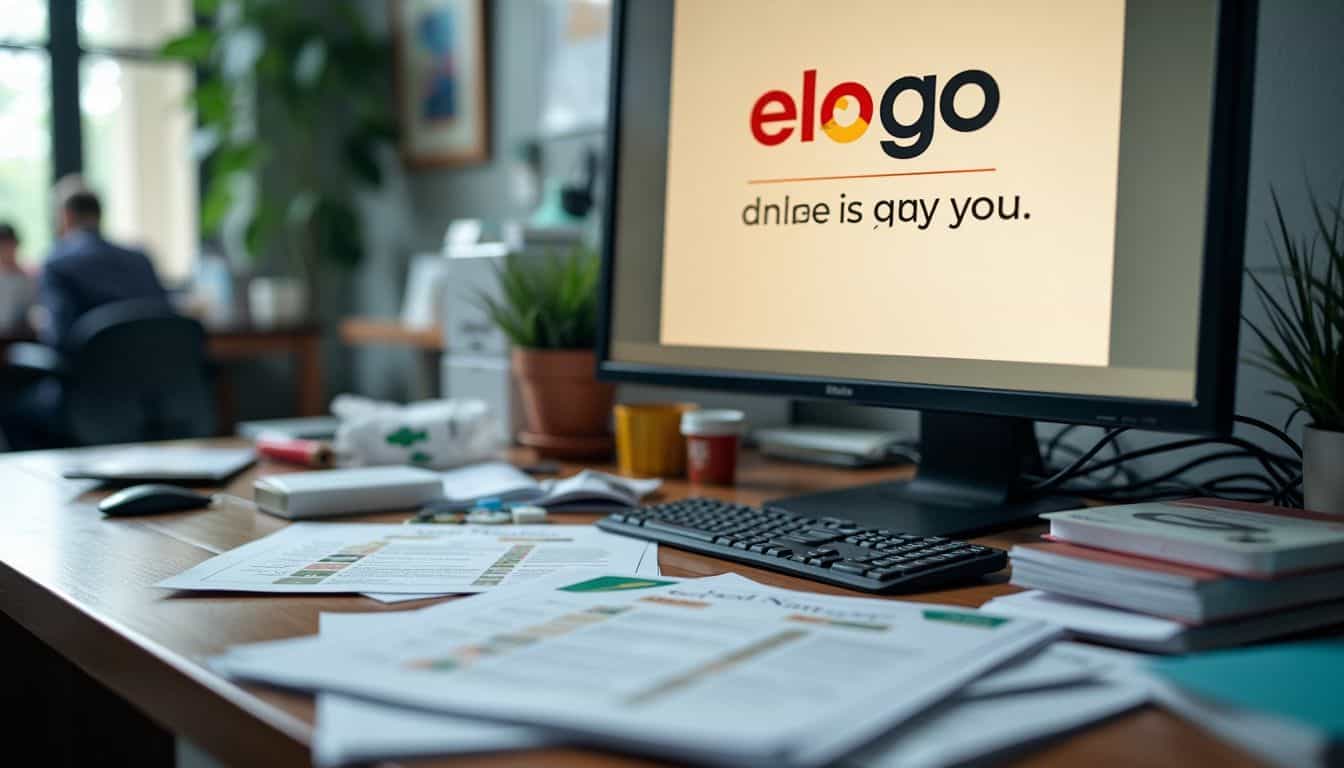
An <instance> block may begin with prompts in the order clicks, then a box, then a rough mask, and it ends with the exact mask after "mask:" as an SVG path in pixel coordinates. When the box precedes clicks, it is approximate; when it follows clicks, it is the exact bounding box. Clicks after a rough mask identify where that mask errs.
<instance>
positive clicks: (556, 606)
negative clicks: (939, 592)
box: [211, 573, 1056, 765]
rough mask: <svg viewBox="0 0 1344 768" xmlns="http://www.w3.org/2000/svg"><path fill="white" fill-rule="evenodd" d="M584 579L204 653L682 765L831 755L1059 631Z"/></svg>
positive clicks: (978, 618) (820, 601) (752, 587)
mask: <svg viewBox="0 0 1344 768" xmlns="http://www.w3.org/2000/svg"><path fill="white" fill-rule="evenodd" d="M575 578H576V577H575V576H574V575H573V574H572V573H571V574H556V575H553V576H550V577H545V578H542V579H537V580H534V581H531V582H528V583H526V584H521V585H517V586H513V587H509V588H506V589H501V590H495V591H493V592H489V593H486V594H483V595H480V596H478V597H473V598H471V599H468V600H455V601H452V602H448V603H440V604H438V605H435V606H431V607H429V608H426V609H424V610H421V611H416V612H414V614H413V615H414V616H415V617H416V618H415V619H414V620H407V621H405V622H402V621H400V620H399V621H398V623H397V624H395V625H391V629H390V631H387V632H379V633H378V634H377V636H376V637H375V638H371V639H370V640H369V641H367V642H363V643H359V644H357V645H349V644H343V643H331V642H324V641H323V640H322V639H321V638H312V639H301V640H289V641H281V642H278V643H267V644H261V645H254V646H243V647H241V648H238V649H235V650H232V651H230V652H229V653H228V654H225V655H224V656H222V657H218V658H216V659H214V660H212V662H211V663H212V666H214V667H215V668H216V669H218V670H219V671H221V672H223V673H224V674H228V675H231V676H234V677H239V678H246V679H252V680H259V681H263V682H270V683H275V684H279V685H285V686H289V687H297V688H304V689H310V690H317V691H321V692H323V693H327V692H337V693H345V694H349V695H357V696H361V697H366V698H371V699H376V700H379V701H382V702H386V703H393V704H400V705H403V706H408V707H416V708H421V709H429V710H437V711H441V712H445V713H448V714H454V715H458V716H466V717H479V718H488V719H490V720H492V721H495V722H499V721H503V722H512V723H518V724H533V725H538V726H544V727H547V728H548V729H549V730H551V731H552V732H555V733H558V734H560V735H561V736H562V737H563V736H574V737H576V738H581V739H583V740H584V741H585V742H593V741H596V742H598V743H602V744H607V745H610V746H613V747H616V748H628V749H635V750H639V751H645V752H649V753H652V754H656V755H662V756H666V757H671V758H674V759H675V758H687V759H692V760H697V761H702V762H709V763H715V764H720V765H741V764H743V763H747V762H771V763H774V764H781V765H822V764H826V763H830V762H832V761H834V760H836V759H838V758H839V757H841V756H843V755H844V754H847V753H848V752H851V751H853V750H854V749H855V748H856V747H857V746H859V745H861V744H864V743H868V742H869V741H871V740H872V739H874V738H876V737H878V736H880V735H882V734H884V733H886V732H887V731H889V730H890V729H891V728H892V726H893V725H894V724H896V723H900V722H903V721H905V720H907V719H908V718H910V717H911V716H913V715H915V714H917V713H918V712H920V711H923V710H924V709H927V708H928V707H930V706H932V705H933V704H935V703H937V702H939V701H941V700H943V699H945V698H946V697H947V696H950V695H951V694H953V693H955V692H956V691H957V690H959V689H960V688H962V687H963V686H965V685H967V684H969V683H970V682H972V681H974V680H975V679H977V678H979V677H981V676H982V675H984V674H986V673H987V672H989V671H990V670H991V669H993V668H995V667H998V666H1000V665H1002V664H1003V663H1005V662H1007V661H1009V660H1012V659H1014V658H1018V657H1020V656H1023V655H1026V654H1029V653H1031V652H1033V651H1035V650H1036V649H1037V648H1039V647H1041V646H1042V645H1044V644H1045V643H1046V642H1048V641H1049V640H1050V639H1051V638H1052V637H1053V636H1054V635H1055V633H1056V630H1055V629H1054V628H1053V627H1050V626H1047V625H1044V624H1041V623H1039V622H1033V621H1021V620H1013V619H1004V618H999V617H992V616H984V615H981V614H978V613H976V612H975V611H970V610H966V609H964V608H955V607H945V606H936V605H928V604H918V603H903V602H898V601H891V600H880V599H870V598H851V597H832V596H827V595H817V594H811V593H804V592H792V591H788V590H782V589H776V588H773V587H766V586H763V585H759V584H755V583H753V582H751V581H748V580H746V579H743V578H741V577H738V576H733V575H726V576H718V577H711V578H705V579H696V580H689V581H677V580H673V579H649V578H644V577H639V576H634V575H631V576H622V575H608V576H599V577H592V576H585V577H583V578H580V579H579V580H577V581H576V580H575ZM856 668H859V669H863V670H864V671H865V674H864V677H863V679H862V681H861V682H862V684H855V683H856V680H855V679H854V677H853V674H852V671H853V670H854V669H856ZM799 670H807V673H808V674H807V676H806V677H807V680H806V684H805V685H800V684H799Z"/></svg>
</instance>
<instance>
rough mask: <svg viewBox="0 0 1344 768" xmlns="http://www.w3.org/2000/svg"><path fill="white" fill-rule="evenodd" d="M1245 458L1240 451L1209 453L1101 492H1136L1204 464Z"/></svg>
mask: <svg viewBox="0 0 1344 768" xmlns="http://www.w3.org/2000/svg"><path fill="white" fill-rule="evenodd" d="M1245 458H1248V457H1247V455H1246V454H1245V453H1244V452H1242V451H1224V452H1222V453H1210V454H1207V455H1204V456H1200V457H1198V458H1195V459H1191V460H1190V461H1187V462H1186V463H1184V464H1182V465H1181V466H1179V467H1176V468H1175V469H1171V470H1168V471H1166V472H1163V473H1162V474H1160V475H1156V476H1154V477H1149V478H1147V479H1144V480H1139V481H1137V482H1133V483H1130V484H1128V485H1123V486H1114V487H1111V488H1104V489H1102V490H1104V491H1107V492H1116V493H1123V492H1126V491H1137V490H1139V489H1142V488H1147V487H1149V486H1154V485H1161V484H1162V483H1165V482H1167V481H1168V480H1171V479H1173V478H1175V477H1179V476H1180V475H1182V474H1184V473H1186V472H1189V471H1190V470H1192V469H1194V468H1196V467H1200V466H1203V465H1205V464H1212V463H1213V462H1215V461H1225V460H1227V459H1245Z"/></svg>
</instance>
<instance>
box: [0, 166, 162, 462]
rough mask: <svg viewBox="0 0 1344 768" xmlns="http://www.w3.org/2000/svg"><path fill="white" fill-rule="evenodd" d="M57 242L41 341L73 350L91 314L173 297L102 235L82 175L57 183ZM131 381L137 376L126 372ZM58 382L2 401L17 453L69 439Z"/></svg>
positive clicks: (41, 293)
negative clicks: (80, 328) (82, 322)
mask: <svg viewBox="0 0 1344 768" xmlns="http://www.w3.org/2000/svg"><path fill="white" fill-rule="evenodd" d="M54 198H55V202H56V217H57V222H58V226H57V234H58V235H59V240H58V241H57V243H56V244H55V245H54V246H52V249H51V253H50V254H49V255H48V256H47V260H46V262H45V263H44V264H43V265H42V272H41V275H40V276H39V278H38V291H37V296H38V299H37V307H36V311H35V312H34V315H35V318H34V320H35V325H36V326H37V334H38V339H39V340H41V342H42V343H43V344H45V345H47V346H49V347H52V348H54V349H56V350H58V351H60V352H67V351H69V350H70V347H71V345H72V342H73V341H75V339H73V338H72V333H71V332H72V330H73V329H74V328H75V325H76V323H77V322H78V321H79V319H80V318H81V317H83V316H84V315H85V314H87V313H88V312H90V311H92V310H94V309H97V308H99V307H102V306H104V305H107V304H112V303H115V302H122V301H130V300H135V299H147V300H150V301H162V302H163V307H164V312H165V313H167V312H171V311H172V308H171V304H170V303H169V300H168V295H167V293H166V292H165V291H164V289H163V285H162V284H161V283H159V278H158V276H157V275H156V274H155V272H154V266H153V264H151V263H150V261H149V257H147V256H146V255H145V253H144V252H143V251H139V250H134V249H130V248H123V247H121V246H118V245H114V244H112V243H110V242H108V241H107V240H106V239H104V238H103V236H102V234H101V232H100V225H101V222H102V213H103V207H102V203H101V202H100V201H99V200H98V196H97V195H96V194H94V193H93V192H92V191H90V190H89V189H88V188H87V187H85V186H84V184H83V182H82V181H81V180H80V179H79V177H77V176H67V177H65V178H64V179H62V180H61V181H59V182H57V184H56V188H55V194H54ZM127 374H128V375H134V372H133V371H128V372H127ZM64 404H65V397H64V392H63V388H62V386H61V382H60V381H59V380H57V379H54V378H44V379H42V380H39V381H37V382H35V383H33V384H32V385H30V386H28V387H26V388H25V389H23V390H22V391H20V392H19V393H18V394H17V395H16V396H14V397H13V398H11V399H10V400H9V402H6V403H0V433H2V434H3V437H4V441H5V443H7V445H8V447H9V448H10V449H12V450H33V449H38V448H49V447H58V446H60V445H62V444H63V442H64V441H65V440H66V430H65V425H64V423H63V418H64Z"/></svg>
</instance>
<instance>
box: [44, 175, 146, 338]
mask: <svg viewBox="0 0 1344 768" xmlns="http://www.w3.org/2000/svg"><path fill="white" fill-rule="evenodd" d="M62 185H65V186H64V187H63V186H62ZM57 204H58V209H57V212H56V215H57V217H58V219H59V227H58V232H59V234H60V240H59V241H58V242H57V243H56V245H55V246H53V247H52V249H51V254H50V255H49V256H48V257H47V261H46V263H45V264H44V265H43V266H42V274H41V276H40V277H39V278H38V298H37V304H38V307H39V308H40V314H41V317H42V321H41V327H40V328H39V329H38V336H39V338H40V339H41V340H42V342H43V343H44V344H47V345H50V346H52V347H56V348H57V349H63V348H65V347H67V346H68V344H69V341H70V331H71V329H72V328H73V327H74V325H75V323H76V321H78V320H79V318H80V317H82V316H83V315H84V314H85V313H86V312H88V311H89V310H91V309H96V308H98V307H101V306H103V305H104V304H111V303H113V302H117V301H128V300H131V299H160V300H162V301H163V302H164V306H165V311H166V309H167V306H168V295H167V293H166V292H165V291H164V289H163V285H162V284H161V283H160V282H159V278H158V275H157V274H155V272H154V265H153V264H152V263H151V262H150V260H149V257H148V256H146V255H145V253H144V251H140V250H135V249H131V248H123V247H122V246H119V245H116V244H114V243H110V242H108V241H107V240H106V239H105V238H104V237H103V235H102V233H101V231H100V225H101V223H102V216H103V207H102V203H101V202H99V200H98V196H97V195H96V194H94V193H93V192H92V191H90V190H88V189H87V188H85V187H84V186H83V185H81V184H78V183H74V184H70V183H69V182H68V180H62V181H61V182H60V183H59V184H57Z"/></svg>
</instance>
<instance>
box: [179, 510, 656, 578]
mask: <svg viewBox="0 0 1344 768" xmlns="http://www.w3.org/2000/svg"><path fill="white" fill-rule="evenodd" d="M651 553H652V556H654V557H656V556H657V554H656V550H651V549H650V547H649V546H648V543H647V542H644V541H639V540H637V539H630V538H626V537H624V536H616V535H613V534H609V533H605V532H603V531H599V530H597V529H596V528H594V527H592V526H589V525H518V526H501V525H495V526H456V525H386V524H377V523H294V524H293V525H289V526H287V527H285V528H282V529H281V530H279V531H277V532H276V533H273V534H271V535H270V536H267V537H265V538H263V539H258V540H257V541H253V542H251V543H248V544H245V545H243V546H241V547H238V548H237V549H234V550H230V551H229V552H225V553H224V554H222V555H219V556H218V557H213V558H211V559H209V560H207V561H205V562H204V563H201V564H200V565H197V566H196V567H194V568H191V569H190V570H188V571H186V572H184V573H181V574H178V575H177V576H173V577H172V578H169V579H165V580H164V581H161V582H159V584H158V586H160V587H168V588H172V589H191V590H224V591H242V592H277V593H300V594H302V593H332V592H376V593H403V594H422V595H423V594H443V593H471V592H484V591H487V590H490V589H493V588H494V587H498V586H501V585H506V584H514V583H517V582H524V581H527V580H528V579H534V578H537V577H539V576H545V575H547V574H550V573H553V572H555V571H558V570H561V569H564V568H602V569H611V570H619V571H621V572H628V573H636V572H639V570H640V567H641V563H642V561H643V560H644V558H646V557H649V556H650V554H651Z"/></svg>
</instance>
